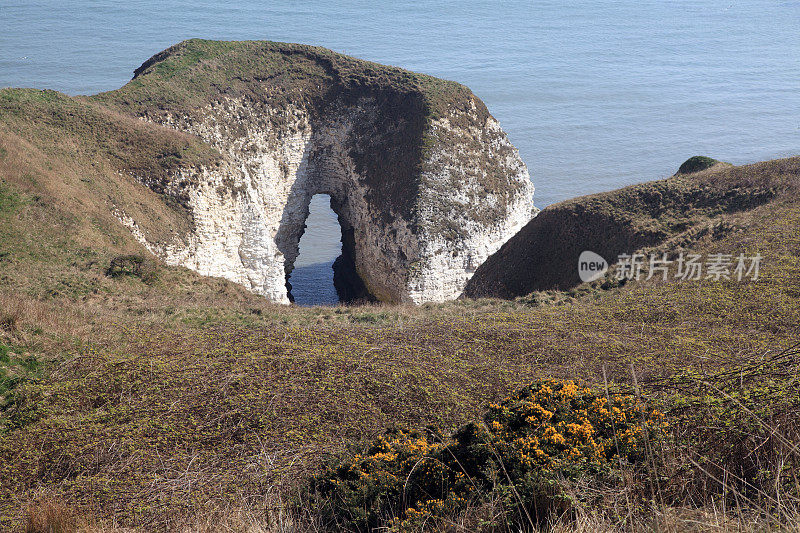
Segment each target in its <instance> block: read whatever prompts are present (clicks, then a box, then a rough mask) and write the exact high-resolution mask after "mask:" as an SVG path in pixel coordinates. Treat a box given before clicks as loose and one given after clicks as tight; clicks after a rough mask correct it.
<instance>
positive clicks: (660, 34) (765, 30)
mask: <svg viewBox="0 0 800 533" xmlns="http://www.w3.org/2000/svg"><path fill="white" fill-rule="evenodd" d="M192 37H201V38H208V39H226V40H238V39H269V40H274V41H289V42H299V43H306V44H313V45H320V46H325V47H328V48H332V49H333V50H336V51H339V52H343V53H346V54H350V55H354V56H357V57H361V58H365V59H370V60H373V61H378V62H381V63H387V64H391V65H396V66H400V67H404V68H408V69H411V70H416V71H420V72H425V73H428V74H432V75H435V76H439V77H443V78H447V79H451V80H456V81H458V82H461V83H463V84H465V85H467V86H469V87H470V88H471V89H472V90H473V91H474V92H475V93H476V94H477V95H478V96H479V97H481V98H482V99H483V100H484V101H485V102H486V104H487V106H488V107H489V110H490V111H491V112H492V114H493V115H494V116H495V117H496V118H497V119H498V120H499V121H500V123H501V125H502V126H503V128H504V129H505V131H506V132H507V133H508V135H509V137H510V139H511V141H512V142H513V143H514V144H515V145H516V146H517V147H518V148H519V150H520V154H521V156H522V158H523V159H524V161H525V162H526V163H527V164H528V168H529V169H530V171H531V176H532V180H533V182H534V184H535V185H536V196H535V201H536V204H537V205H538V206H539V207H544V206H546V205H548V204H551V203H554V202H557V201H560V200H564V199H567V198H571V197H574V196H578V195H583V194H588V193H593V192H598V191H604V190H609V189H614V188H617V187H620V186H624V185H628V184H632V183H636V182H640V181H644V180H648V179H655V178H661V177H666V176H668V175H671V174H672V173H674V171H675V170H676V169H677V167H678V165H679V164H680V163H681V162H682V161H683V160H685V159H687V158H688V157H689V156H692V155H695V154H703V155H709V156H712V157H715V158H717V159H722V160H725V161H729V162H731V163H735V164H741V163H748V162H754V161H759V160H763V159H770V158H775V157H782V156H789V155H795V154H797V153H799V152H800V2H798V1H797V0H783V1H780V0H777V1H771V0H758V1H747V2H739V1H735V0H722V1H715V0H695V1H682V0H674V1H669V2H665V1H663V0H603V1H595V0H584V1H579V0H576V1H572V2H563V1H561V0H556V1H553V0H546V1H514V2H511V1H503V0H499V1H491V2H490V1H482V2H479V1H472V0H445V1H436V2H433V1H430V2H423V1H413V2H411V1H408V2H404V1H399V2H398V1H393V2H388V1H386V2H383V1H374V2H367V1H305V2H297V1H289V0H275V1H271V2H256V1H250V0H242V1H238V2H235V3H224V2H217V1H213V2H212V1H210V0H197V1H186V0H130V1H127V2H116V1H110V0H87V1H82V2H78V1H74V0H25V1H22V0H4V1H3V2H2V4H0V87H4V86H14V87H37V88H50V89H56V90H59V91H63V92H66V93H68V94H91V93H96V92H99V91H105V90H110V89H114V88H117V87H120V86H121V85H123V84H124V83H125V82H127V81H128V80H129V79H130V78H131V75H132V71H133V69H134V68H136V67H137V66H139V65H140V64H141V63H142V62H143V61H144V60H146V59H147V58H148V57H150V56H151V55H152V54H154V53H156V52H158V51H160V50H162V49H164V48H166V47H168V46H170V45H172V44H174V43H176V42H178V41H181V40H183V39H188V38H192ZM311 217H312V218H311V219H310V220H309V223H308V225H309V230H308V231H307V233H306V235H304V237H303V241H302V242H301V256H300V258H299V260H298V261H299V262H298V267H299V268H298V269H297V270H296V274H295V277H297V276H298V274H302V275H301V276H300V277H298V278H297V279H292V280H291V281H292V284H293V285H294V287H295V289H294V291H293V292H295V293H296V294H295V296H296V297H297V296H298V295H299V294H300V293H302V294H303V297H302V299H301V298H297V300H298V302H301V301H302V303H331V302H332V301H333V300H335V293H332V292H331V290H330V288H331V272H330V268H328V266H327V265H330V264H331V263H332V261H333V259H334V257H335V256H332V254H338V251H337V250H338V245H337V242H338V239H339V228H338V227H337V225H336V217H335V216H334V215H333V214H332V213H331V212H330V210H329V208H328V207H327V206H326V205H325V202H324V200H315V203H314V205H312V213H311ZM314 228H316V229H314ZM331 243H333V244H331ZM311 265H318V267H315V268H310V269H309V268H307V267H309V266H311ZM301 269H304V270H301ZM332 294H333V296H331V295H332Z"/></svg>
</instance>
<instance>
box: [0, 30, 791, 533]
mask: <svg viewBox="0 0 800 533" xmlns="http://www.w3.org/2000/svg"><path fill="white" fill-rule="evenodd" d="M231 46H233V45H229V44H225V43H216V44H213V43H209V42H205V41H191V42H189V43H188V44H184V45H182V47H181V48H178V49H176V50H172V52H170V54H168V56H164V57H158V56H157V57H155V58H153V60H152V61H150V62H148V63H146V64H145V65H143V67H142V69H141V70H140V72H138V73H137V74H138V75H137V77H136V78H135V79H134V80H133V81H132V82H131V83H130V84H129V85H128V86H126V87H125V88H123V89H121V90H120V92H118V93H115V94H114V95H113V96H112V95H110V93H106V94H105V95H99V96H97V97H89V98H70V97H67V96H65V95H61V94H59V93H55V92H53V91H35V90H16V89H13V90H12V89H4V90H2V91H0V529H3V530H8V531H27V532H30V533H36V532H45V531H63V532H75V531H109V532H114V531H175V530H177V531H181V530H185V531H209V532H211V531H307V530H310V531H325V530H338V529H342V528H345V529H350V530H354V531H371V530H374V528H384V529H385V530H390V531H391V530H394V531H408V530H447V531H514V532H516V531H556V532H557V531H573V530H574V531H639V530H653V531H675V530H715V531H734V530H746V531H766V530H785V531H797V527H798V522H799V521H800V513H799V512H798V509H800V483H799V482H798V477H797V472H798V467H800V464H798V463H800V453H799V452H798V443H800V423H799V422H800V351H799V350H798V345H797V343H798V338H800V303H799V302H800V196H798V185H799V184H800V182H799V181H798V179H799V177H800V158H789V159H782V160H776V161H767V162H763V163H756V164H753V165H745V166H741V167H729V166H724V165H716V164H715V165H712V166H710V167H709V168H705V169H703V170H698V169H695V170H698V171H697V172H692V173H690V174H685V173H682V174H680V175H678V176H675V177H673V178H669V179H667V180H661V181H656V182H650V183H645V184H642V185H640V186H635V187H630V188H625V189H621V190H619V191H612V192H609V193H604V194H602V195H593V196H589V197H584V198H579V199H575V200H571V201H568V202H564V203H563V204H558V205H556V206H552V207H549V208H547V209H545V210H544V211H543V212H542V213H541V214H540V215H539V217H537V219H535V220H534V222H532V223H531V224H532V225H529V226H528V227H527V232H526V230H523V233H521V236H520V237H519V238H514V239H512V241H511V242H510V243H509V244H510V246H509V247H508V248H505V250H506V252H503V251H502V250H501V252H500V253H499V254H498V255H496V256H494V257H493V258H492V259H490V264H493V265H495V273H497V274H498V276H499V277H497V278H492V277H488V276H484V275H483V274H481V275H480V276H476V277H477V280H476V283H477V282H478V281H481V280H483V282H482V283H483V285H481V291H485V292H481V293H480V294H479V293H478V292H476V293H474V294H473V296H475V298H472V299H468V298H464V299H461V300H458V301H453V302H448V303H442V304H426V305H422V306H417V307H414V306H405V305H381V304H368V305H355V306H338V307H316V308H300V307H295V306H280V305H274V304H270V303H268V302H266V301H265V300H264V299H263V298H261V297H258V296H256V295H254V294H251V293H248V292H247V291H245V290H244V289H243V288H241V287H240V286H237V285H235V284H233V283H230V282H228V281H225V280H223V279H220V278H211V277H203V276H199V275H197V274H196V273H194V272H192V271H190V270H188V269H185V268H181V267H175V266H169V265H166V264H164V263H162V262H160V261H159V260H158V259H157V258H156V257H155V256H153V255H152V254H150V252H148V251H147V250H145V249H144V248H143V247H142V245H141V244H140V243H139V242H138V241H137V240H136V239H135V238H134V237H133V236H132V234H131V231H130V230H129V229H128V228H125V227H124V226H122V225H121V224H120V223H119V220H118V219H117V217H115V215H114V214H113V212H114V209H115V208H119V209H122V210H123V211H124V212H126V213H129V214H131V215H132V216H134V217H135V218H136V220H139V221H141V224H142V227H141V230H142V231H145V232H147V233H148V234H151V235H158V234H159V232H163V234H165V235H166V234H170V233H171V232H172V231H173V230H175V229H176V228H181V227H186V226H187V225H189V224H191V223H192V220H191V216H190V215H189V213H188V211H187V210H186V209H185V206H184V205H183V204H182V202H181V196H180V194H179V193H176V192H175V191H166V190H163V189H161V188H159V186H158V184H166V183H167V182H168V179H167V178H168V177H169V175H170V172H173V171H174V170H175V169H176V168H178V167H185V166H193V165H206V166H208V165H213V164H214V163H215V161H217V160H218V158H219V154H218V153H217V152H216V151H215V150H213V149H211V148H210V147H208V146H207V145H205V144H204V143H202V142H200V141H199V140H198V139H197V138H195V137H192V136H189V135H185V134H182V133H180V132H177V131H173V130H169V129H167V128H161V127H157V126H155V125H153V124H149V123H147V122H144V121H142V120H139V119H137V118H135V117H134V115H136V114H138V113H139V111H142V110H141V109H139V108H138V107H137V106H138V105H139V103H140V97H141V96H142V94H143V93H142V92H141V91H145V92H147V91H149V90H151V89H152V87H156V89H152V90H155V91H156V92H157V95H156V97H157V98H163V99H165V100H164V102H165V103H169V104H170V105H173V104H174V102H173V100H171V99H179V100H180V101H181V102H184V101H189V100H192V99H194V98H201V97H202V96H203V94H204V93H203V91H202V89H203V87H205V86H204V85H202V84H213V83H216V81H215V80H216V78H214V77H211V78H203V79H199V78H198V79H196V78H194V77H193V76H194V75H195V74H196V72H194V71H191V69H190V70H186V69H185V68H183V67H186V66H188V65H196V64H198V63H203V64H205V67H207V70H208V69H210V70H211V71H215V70H220V79H226V80H227V79H229V75H228V73H226V72H225V71H224V69H225V68H227V67H228V64H227V63H220V62H219V61H218V60H216V59H213V58H210V56H208V55H207V54H206V53H207V52H208V51H209V50H210V49H212V48H214V49H217V48H223V49H225V47H231ZM291 46H292V45H284V48H280V47H278V48H280V49H275V50H273V48H272V47H277V45H273V44H264V43H260V44H259V43H251V44H245V45H240V48H237V49H236V50H240V49H246V48H247V47H255V48H258V50H260V52H261V53H260V54H258V55H257V56H256V57H257V58H258V59H257V60H258V61H279V60H282V59H281V58H282V57H285V56H286V55H287V54H289V55H291V54H294V55H299V56H301V57H304V58H306V59H307V58H308V57H309V56H310V55H313V56H314V58H315V59H314V60H313V61H311V60H306V59H303V60H302V61H298V62H292V63H291V65H288V64H287V65H286V69H285V73H284V74H283V76H285V78H286V86H287V90H294V89H297V90H299V89H300V88H305V86H298V85H296V84H292V83H290V82H291V81H292V80H295V81H296V79H297V78H296V77H295V76H294V75H295V74H296V72H298V71H302V72H303V75H302V79H303V80H306V81H307V80H310V79H312V78H311V77H310V76H311V75H312V74H313V76H318V77H319V79H320V80H323V79H326V78H327V77H330V76H332V75H333V74H331V73H332V72H336V73H337V74H336V75H337V76H339V77H340V78H341V80H344V82H346V83H353V84H355V83H356V82H355V80H356V79H361V76H362V75H364V72H367V73H371V74H370V78H369V79H371V80H374V81H375V83H376V84H380V85H386V84H388V85H390V86H393V85H394V84H395V83H397V82H398V80H403V76H407V75H408V74H406V73H405V71H401V70H399V69H388V68H386V70H384V68H378V67H377V66H373V64H370V63H366V62H363V63H358V64H351V63H342V61H344V60H343V59H341V58H340V57H338V56H332V55H326V54H327V53H326V52H323V51H320V50H318V49H310V48H309V47H297V48H292V47H291ZM241 47H244V48H241ZM287 47H288V48H287ZM236 50H233V51H231V55H230V56H226V57H228V58H229V59H231V61H234V60H235V61H246V60H248V61H249V59H247V58H248V57H252V54H251V55H247V54H242V55H239V52H237V51H236ZM217 52H219V50H216V52H215V53H217ZM215 57H216V56H215ZM320 58H322V59H320ZM253 60H255V59H253ZM182 66H183V67H182ZM290 67H291V68H290ZM356 67H357V68H359V69H361V70H360V71H359V76H358V77H355V78H351V77H349V76H348V72H349V70H348V69H351V68H356ZM237 68H238V67H237ZM294 69H298V70H294ZM331 69H333V70H331ZM148 72H149V74H148ZM309 73H310V74H309ZM148 76H150V77H151V82H152V83H154V84H155V85H149V86H146V85H145V83H144V81H143V80H144V78H145V77H148ZM180 77H185V78H186V79H183V78H181V80H180V83H176V84H175V85H172V83H173V82H174V81H175V80H176V78H180ZM313 79H316V78H313ZM137 80H138V81H137ZM152 80H155V82H153V81H152ZM171 80H172V81H171ZM407 81H408V83H410V84H411V85H412V86H414V87H421V88H422V89H424V91H423V92H424V93H425V94H426V95H427V96H426V97H425V98H426V99H430V98H433V100H426V102H428V103H426V104H425V105H430V106H431V108H430V109H431V115H430V116H429V118H434V117H435V116H436V115H435V109H436V105H435V102H437V101H438V100H436V95H437V94H438V91H440V90H441V91H445V92H447V91H450V90H451V89H452V90H461V89H458V88H453V87H454V86H451V85H448V84H445V85H436V84H433V82H431V81H430V80H428V79H427V78H419V79H417V78H413V79H410V80H407ZM303 83H305V82H303ZM403 83H405V81H404V82H403ZM437 83H438V82H437ZM198 84H200V85H198ZM430 84H433V85H430ZM177 86H181V87H184V86H185V87H187V90H186V92H185V93H184V92H181V91H177V92H175V91H172V90H173V89H174V88H175V87H177ZM148 87H150V88H148ZM248 87H249V85H248ZM371 87H372V86H371ZM403 87H407V85H403ZM459 87H460V86H459ZM231 90H242V91H244V90H245V88H244V86H241V87H240V86H238V85H234V86H233V88H232V89H231ZM309 90H311V88H310V87H309ZM364 90H367V89H366V88H364ZM312 93H313V91H312ZM416 94H420V93H416ZM276 97H278V96H276ZM431 102H433V103H431ZM150 111H152V110H150ZM152 112H156V111H152ZM423 148H424V146H423V147H421V148H420V149H423ZM134 174H135V175H139V176H141V175H145V176H147V177H148V180H149V182H148V187H145V186H143V185H142V184H141V183H140V182H138V181H137V180H135V179H134V178H133V175H134ZM168 192H169V194H167V193H168ZM537 221H538V222H537ZM548 221H549V222H548ZM586 221H590V222H591V224H588V225H586V224H585V223H586ZM582 223H583V224H584V225H583V226H582ZM531 228H533V229H531ZM581 228H584V229H585V231H584V230H581V231H578V230H579V229H581ZM559 232H562V233H559ZM553 235H561V240H560V241H559V242H562V243H565V242H569V243H571V244H569V246H570V247H574V248H584V247H588V248H593V247H594V244H593V243H602V242H607V243H618V244H620V243H624V242H627V243H635V246H636V248H637V249H634V250H628V249H623V248H622V247H621V244H620V247H619V249H617V248H614V249H611V248H608V249H601V248H597V249H595V251H597V252H603V253H605V254H606V259H610V260H614V259H615V257H613V256H614V255H616V253H621V252H628V253H634V252H637V251H638V252H641V253H643V254H657V255H658V256H659V257H661V256H662V254H668V256H669V257H672V258H674V257H675V255H676V254H680V253H692V254H698V255H702V256H704V257H708V256H711V255H715V254H722V255H727V256H731V257H734V256H739V255H740V254H745V255H746V256H748V257H753V256H760V257H761V258H762V262H761V268H760V271H759V274H758V276H757V277H755V276H746V277H744V278H743V279H737V277H736V276H732V275H728V276H718V277H716V278H715V277H707V276H700V277H698V278H697V279H682V278H677V277H675V276H669V277H661V276H648V275H647V274H648V269H647V268H645V269H644V271H643V272H644V275H642V276H641V277H640V279H631V280H627V279H616V278H615V276H614V272H613V271H610V272H609V273H608V274H607V275H606V277H604V278H602V279H599V280H596V281H594V282H591V283H585V284H577V283H574V279H571V278H570V279H568V280H566V282H565V283H563V284H562V283H561V281H562V276H561V275H562V274H564V273H567V272H569V273H573V272H574V271H575V269H576V266H577V265H576V262H574V261H573V260H572V259H571V258H570V257H569V256H568V255H567V252H570V253H571V250H572V248H569V249H566V248H563V247H559V246H558V245H555V244H552V243H551V244H549V245H548V246H550V248H542V247H539V244H542V243H545V244H547V243H548V242H550V241H547V237H548V236H550V237H552V236H553ZM526 239H528V240H526ZM503 254H507V255H506V256H505V257H506V260H503V261H498V260H497V259H496V258H498V257H504V255H503ZM548 254H549V255H548ZM565 257H567V259H564V258H565ZM548 261H550V263H548ZM547 265H551V266H552V268H553V270H552V271H553V272H555V273H556V276H555V278H554V279H551V280H549V281H551V282H552V283H549V284H547V285H541V286H535V285H530V284H529V282H530V281H531V279H532V276H531V275H530V272H531V270H530V269H538V270H535V271H536V272H540V273H541V272H545V271H550V270H548V269H545V266H547ZM526 269H528V270H526ZM540 279H541V278H540ZM563 279H566V278H563ZM502 291H506V292H502ZM489 294H491V295H492V296H494V297H488V295H489ZM498 296H502V297H503V299H500V298H498Z"/></svg>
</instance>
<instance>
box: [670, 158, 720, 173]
mask: <svg viewBox="0 0 800 533" xmlns="http://www.w3.org/2000/svg"><path fill="white" fill-rule="evenodd" d="M716 165H728V163H723V162H722V161H717V160H716V159H714V158H712V157H707V156H704V155H695V156H692V157H690V158H689V159H687V160H686V161H684V162H683V164H681V166H680V167H679V168H678V172H677V174H694V173H695V172H700V171H703V170H708V169H709V168H711V167H713V166H716Z"/></svg>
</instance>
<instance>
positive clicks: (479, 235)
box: [119, 43, 533, 303]
mask: <svg viewBox="0 0 800 533" xmlns="http://www.w3.org/2000/svg"><path fill="white" fill-rule="evenodd" d="M273 44H274V43H273ZM189 46H190V45H189ZM179 50H183V52H185V49H179ZM166 57H167V60H168V59H169V57H170V55H169V54H167V56H166ZM311 57H312V58H314V57H315V56H314V55H313V54H312V55H311ZM342 57H344V56H337V60H340V61H348V60H349V59H344V60H342V59H340V58H342ZM162 60H163V59H162ZM352 61H355V60H352ZM334 64H335V62H334ZM145 65H147V63H146V64H145ZM326 65H327V63H326ZM368 65H374V64H368ZM326 68H328V70H331V67H328V66H326ZM381 68H387V69H388V67H381ZM333 70H334V72H335V69H333ZM137 72H139V73H140V74H141V73H142V72H143V73H144V75H145V77H146V74H147V70H146V69H145V70H144V71H142V70H141V69H140V70H139V71H137ZM389 72H390V74H391V75H395V72H399V73H401V75H405V74H402V73H404V72H405V71H400V70H399V69H391V70H390V71H389ZM265 77H267V76H266V73H261V76H260V77H259V80H262V78H265ZM134 81H136V80H134ZM145 81H146V80H145ZM253 83H256V84H261V85H263V86H264V90H265V91H266V93H269V92H270V91H271V90H274V89H275V88H274V86H273V85H271V84H270V82H268V81H266V82H265V81H257V82H253ZM320 83H322V82H320ZM326 83H331V87H332V88H328V89H325V90H322V89H320V94H321V96H315V97H314V98H306V97H305V96H303V95H302V93H300V94H298V95H297V96H291V97H281V98H280V99H276V98H269V97H264V98H261V97H259V96H258V92H257V89H252V91H250V92H249V93H245V92H244V91H240V93H242V94H230V95H229V94H215V95H211V97H210V98H209V99H208V100H209V101H208V102H207V103H204V104H203V105H201V106H197V107H186V106H177V105H176V106H175V109H166V110H164V109H159V110H157V111H156V110H154V111H150V110H147V109H145V111H144V112H139V113H138V114H139V115H140V116H142V118H145V119H146V120H150V121H153V122H157V123H159V124H162V125H165V126H168V127H171V128H175V129H178V130H182V131H185V132H189V133H192V134H194V135H197V136H199V137H200V138H202V139H203V140H205V141H206V142H208V143H210V144H211V145H213V146H214V147H215V148H217V149H218V150H219V152H220V154H221V159H220V161H219V163H218V164H217V165H216V166H215V167H203V168H185V169H182V170H181V171H180V172H179V173H177V174H176V175H175V177H174V181H173V183H170V184H168V185H167V186H166V187H165V189H166V190H167V191H180V195H181V197H182V198H185V199H186V200H185V203H186V205H187V207H188V208H189V209H190V211H191V214H192V217H193V226H194V228H193V231H192V232H191V234H189V235H180V236H177V235H176V236H175V238H174V239H173V240H172V241H170V242H151V241H149V240H148V238H147V236H146V235H144V234H143V233H142V232H141V231H138V229H137V228H138V227H137V224H136V221H134V220H131V219H130V218H129V217H127V216H126V215H125V214H124V213H121V214H120V215H119V217H120V219H121V220H122V221H123V223H125V224H126V225H127V226H128V227H130V228H131V229H132V231H133V233H134V235H135V236H137V238H138V239H139V240H140V241H141V242H143V243H144V244H145V245H146V246H147V247H148V248H149V249H150V250H151V251H153V252H154V253H155V254H157V255H158V256H160V257H161V258H163V259H164V260H165V261H166V262H167V263H170V264H174V265H183V266H186V267H188V268H191V269H193V270H195V271H197V272H199V273H201V274H206V275H212V276H220V277H223V278H226V279H229V280H232V281H234V282H237V283H240V284H242V285H244V286H245V287H247V288H248V289H250V290H252V291H254V292H257V293H259V294H263V295H264V296H266V297H267V298H269V299H270V300H272V301H275V302H283V303H287V302H288V301H289V298H288V295H287V289H286V280H287V277H288V275H289V273H290V272H291V270H292V268H293V265H294V261H295V259H296V258H297V256H298V252H299V248H298V246H299V241H300V237H301V236H302V234H303V231H304V227H305V220H306V217H307V216H308V212H309V203H310V201H311V198H312V197H313V196H314V195H316V194H328V195H330V197H331V206H332V208H333V209H334V211H335V212H336V213H337V214H338V216H339V219H340V223H341V225H342V229H343V232H344V233H345V234H346V236H347V238H346V239H344V240H345V241H347V242H345V244H346V245H347V246H348V250H347V251H348V252H349V256H350V257H348V258H347V259H348V261H344V262H340V264H343V263H347V264H349V265H351V266H354V267H355V271H356V272H357V275H358V277H360V278H361V280H362V282H363V287H365V288H366V290H367V291H368V293H369V294H370V295H371V296H373V297H374V298H376V299H378V300H381V301H386V302H413V303H423V302H430V301H444V300H449V299H454V298H457V297H458V296H459V295H460V294H461V292H462V291H463V289H464V286H465V285H466V283H467V281H468V280H469V278H470V276H471V275H472V273H473V272H474V271H475V270H476V269H477V268H478V266H479V265H480V264H481V263H483V261H484V260H485V259H486V258H487V257H488V256H489V255H490V254H492V253H494V252H495V251H496V250H497V249H498V248H499V247H500V246H501V245H502V244H503V243H504V242H505V241H506V240H508V239H509V238H510V237H511V236H512V235H513V234H514V233H516V232H517V231H518V230H519V229H520V228H522V227H523V226H524V225H525V224H526V223H527V222H528V220H530V218H531V215H532V209H533V205H532V195H533V186H532V184H531V182H530V179H529V175H528V171H527V169H526V167H525V165H524V163H523V162H522V161H521V160H520V158H519V155H518V153H517V151H516V149H515V148H514V147H513V146H512V145H511V144H510V143H509V141H508V139H507V137H506V136H505V134H504V133H503V131H502V130H501V129H500V126H499V124H498V123H497V121H496V120H494V118H493V117H492V116H491V115H489V114H488V112H486V111H485V107H483V104H482V103H481V102H480V100H478V99H477V98H476V97H475V96H474V95H472V94H471V93H469V92H468V91H466V92H463V96H461V95H459V96H457V97H454V98H451V99H450V100H452V101H448V102H447V103H446V105H440V107H439V110H440V111H439V113H438V116H432V115H431V113H430V104H429V103H426V102H428V100H426V95H425V93H424V91H422V90H418V89H413V88H412V89H408V90H406V89H398V88H397V87H395V86H390V87H388V88H387V87H386V86H383V85H381V84H377V85H370V84H371V83H372V82H370V81H369V80H368V79H365V80H364V84H363V85H361V84H359V83H355V85H354V84H353V82H348V83H347V84H344V83H342V82H341V81H340V82H326ZM454 85H455V84H454ZM320 87H322V85H320ZM458 87H459V88H460V89H463V88H462V87H461V86H458ZM254 94H255V96H254ZM426 106H427V107H426ZM143 181H144V180H143ZM176 194H177V193H176Z"/></svg>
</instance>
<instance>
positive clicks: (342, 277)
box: [286, 193, 374, 306]
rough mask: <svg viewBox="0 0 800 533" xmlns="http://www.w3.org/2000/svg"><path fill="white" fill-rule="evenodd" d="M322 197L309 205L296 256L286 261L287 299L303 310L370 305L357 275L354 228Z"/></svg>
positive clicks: (324, 196) (318, 197) (370, 298)
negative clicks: (342, 304) (358, 304)
mask: <svg viewBox="0 0 800 533" xmlns="http://www.w3.org/2000/svg"><path fill="white" fill-rule="evenodd" d="M334 204H335V200H333V199H332V198H331V196H330V195H328V194H325V193H320V194H315V195H314V196H313V197H312V198H311V199H310V201H309V204H308V209H307V212H308V214H307V216H306V219H305V223H304V225H303V229H302V233H301V235H300V237H299V241H298V253H297V256H296V258H295V259H294V260H293V261H292V262H291V264H290V262H289V261H287V265H286V271H287V275H286V276H287V277H286V290H287V295H288V297H289V299H290V300H291V301H292V302H294V303H296V304H298V305H302V306H312V305H336V304H338V303H345V304H349V303H356V302H363V301H373V300H374V298H372V297H371V296H370V294H369V292H368V291H367V290H366V288H365V286H364V283H363V281H362V280H361V278H360V277H359V275H358V273H357V271H356V265H355V236H354V228H353V227H352V226H350V225H349V224H348V223H347V222H346V221H345V220H344V219H343V218H342V217H341V215H339V214H337V212H336V211H335V209H334Z"/></svg>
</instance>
